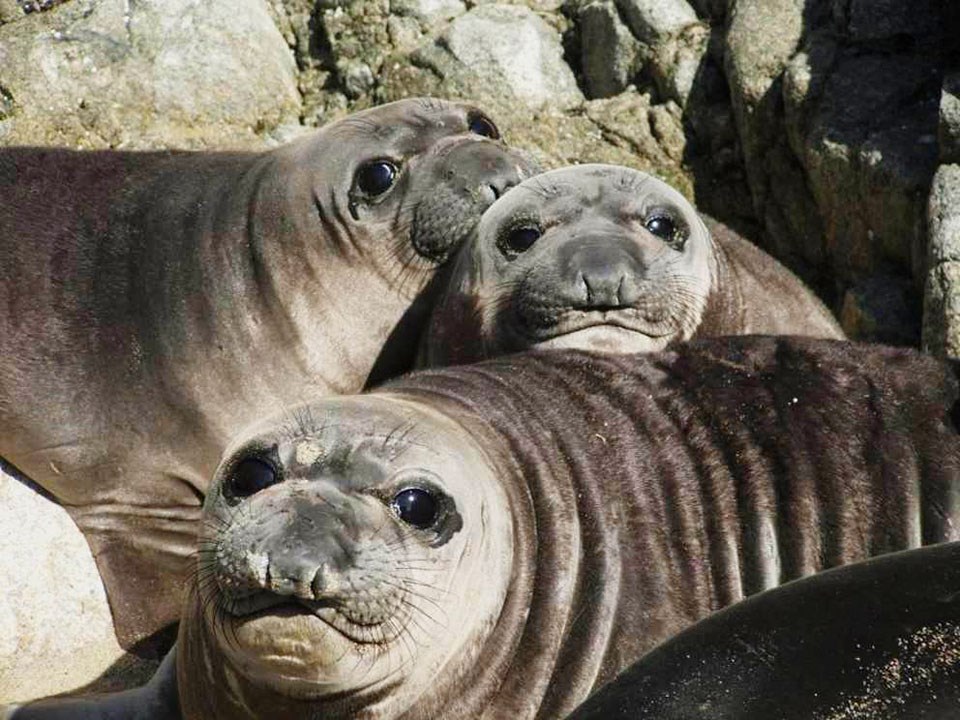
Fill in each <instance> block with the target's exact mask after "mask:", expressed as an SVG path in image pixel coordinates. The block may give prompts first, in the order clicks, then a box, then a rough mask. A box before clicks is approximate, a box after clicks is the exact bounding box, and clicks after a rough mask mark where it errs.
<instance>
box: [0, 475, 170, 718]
mask: <svg viewBox="0 0 960 720" xmlns="http://www.w3.org/2000/svg"><path fill="white" fill-rule="evenodd" d="M0 546H2V547H3V548H4V552H3V553H0V587H2V588H3V592H2V593H0V705H2V704H3V703H7V702H12V701H18V700H25V699H30V698H34V697H39V696H43V695H48V694H51V693H56V692H61V691H63V690H68V689H74V688H80V687H84V686H86V685H88V684H90V683H93V682H94V681H96V680H97V679H98V678H99V677H100V676H101V675H102V674H104V673H105V672H106V671H107V670H108V669H109V668H111V667H113V666H118V665H124V664H125V663H126V665H125V667H124V668H123V670H122V673H121V674H123V676H122V677H120V678H119V679H117V678H115V680H117V682H116V683H115V684H113V685H111V684H110V683H109V682H107V683H100V684H97V685H96V686H95V687H97V688H102V689H111V688H112V687H119V686H123V685H129V684H133V683H138V682H142V681H143V680H144V679H145V678H146V677H149V674H148V673H149V672H150V671H152V669H153V667H154V664H152V663H140V664H139V665H138V664H137V662H136V660H135V659H133V658H130V657H129V656H126V655H125V653H124V652H123V650H122V649H121V648H120V646H119V645H118V644H117V641H116V638H115V637H114V634H113V626H112V624H111V620H110V610H109V608H108V606H107V597H106V594H105V593H104V590H103V584H102V583H101V582H100V576H99V575H98V574H97V568H96V564H95V563H94V560H93V556H92V555H91V554H90V549H89V548H88V546H87V542H86V540H84V539H83V535H81V534H80V531H79V530H77V527H76V525H74V524H73V521H72V520H71V519H70V517H69V516H68V515H67V513H66V512H65V511H64V510H63V509H62V508H61V507H60V506H59V505H56V504H54V503H52V502H51V501H49V500H47V499H46V498H44V497H42V496H41V495H40V494H38V493H37V492H35V491H34V490H33V489H32V488H31V487H29V486H27V485H25V484H23V483H21V482H20V481H18V480H16V479H14V478H13V477H11V476H10V475H7V474H6V473H4V472H3V471H2V470H0ZM124 673H125V674H124Z"/></svg>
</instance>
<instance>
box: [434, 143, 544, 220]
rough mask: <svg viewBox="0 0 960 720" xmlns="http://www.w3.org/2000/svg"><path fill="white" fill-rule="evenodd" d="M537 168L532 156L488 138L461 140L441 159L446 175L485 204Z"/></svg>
mask: <svg viewBox="0 0 960 720" xmlns="http://www.w3.org/2000/svg"><path fill="white" fill-rule="evenodd" d="M478 145H479V146H478ZM538 169H539V168H538V166H537V164H536V161H535V160H533V159H532V158H529V157H526V156H525V155H521V154H519V153H515V152H510V151H508V150H507V149H506V148H504V147H503V146H501V145H500V144H499V143H494V142H490V141H471V142H465V143H462V144H460V145H458V146H457V147H455V148H454V149H453V150H452V151H450V153H449V154H448V155H447V156H446V158H445V159H444V174H445V177H447V178H449V179H451V180H455V181H456V183H457V184H459V185H460V187H461V189H462V191H463V192H465V193H467V194H472V195H474V196H478V199H480V200H481V201H482V202H483V204H484V205H485V206H489V205H492V204H493V203H494V202H495V201H496V200H497V199H498V198H500V197H501V196H503V194H504V193H506V192H507V191H508V190H509V189H510V188H512V187H514V186H515V185H519V184H520V183H521V182H522V181H523V180H524V179H525V178H528V177H530V176H532V175H534V174H535V173H536V172H537V171H538Z"/></svg>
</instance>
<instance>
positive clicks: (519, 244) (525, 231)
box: [497, 225, 543, 260]
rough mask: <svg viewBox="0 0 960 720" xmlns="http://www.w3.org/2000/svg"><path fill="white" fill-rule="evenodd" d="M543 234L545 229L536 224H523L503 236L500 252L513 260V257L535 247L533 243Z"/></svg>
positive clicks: (500, 241)
mask: <svg viewBox="0 0 960 720" xmlns="http://www.w3.org/2000/svg"><path fill="white" fill-rule="evenodd" d="M541 235H543V231H541V230H540V228H538V227H537V226H536V225H521V226H520V227H515V228H513V229H512V230H510V231H509V232H508V233H507V234H506V235H504V236H503V237H501V238H500V240H499V242H498V243H497V245H498V246H499V248H500V252H502V253H503V254H504V255H505V256H506V257H507V258H509V259H510V260H513V258H515V257H517V256H518V255H520V254H521V253H524V252H526V251H527V250H529V249H530V248H531V247H533V244H534V243H535V242H536V241H537V240H539V239H540V236H541Z"/></svg>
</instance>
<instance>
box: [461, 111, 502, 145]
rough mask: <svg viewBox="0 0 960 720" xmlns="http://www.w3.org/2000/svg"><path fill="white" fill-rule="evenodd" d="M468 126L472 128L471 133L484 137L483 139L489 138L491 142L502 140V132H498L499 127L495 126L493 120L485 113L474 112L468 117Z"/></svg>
mask: <svg viewBox="0 0 960 720" xmlns="http://www.w3.org/2000/svg"><path fill="white" fill-rule="evenodd" d="M467 126H468V127H469V128H470V132H472V133H476V134H477V135H483V137H488V138H490V139H491V140H499V139H500V131H499V130H497V126H496V125H494V124H493V120H491V119H490V118H488V117H487V116H486V115H484V114H483V113H480V112H472V113H470V114H469V115H467Z"/></svg>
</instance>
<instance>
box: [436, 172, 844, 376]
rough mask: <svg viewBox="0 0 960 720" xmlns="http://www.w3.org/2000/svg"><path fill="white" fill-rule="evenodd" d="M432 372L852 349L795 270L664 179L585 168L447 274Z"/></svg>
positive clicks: (482, 238)
mask: <svg viewBox="0 0 960 720" xmlns="http://www.w3.org/2000/svg"><path fill="white" fill-rule="evenodd" d="M444 285H445V290H444V295H443V296H442V298H441V300H440V301H439V302H438V303H436V305H435V306H434V308H433V312H432V316H431V319H430V323H429V326H428V331H427V332H426V333H425V335H424V339H423V343H422V346H421V350H420V357H419V359H418V362H419V365H420V366H421V367H441V366H444V365H455V364H463V363H468V362H475V361H477V360H482V359H484V358H489V357H495V356H497V355H502V354H505V353H508V352H517V351H520V350H525V349H530V348H576V349H581V350H599V351H602V352H616V353H634V352H655V351H658V350H663V349H665V348H667V347H671V346H673V345H676V344H677V343H680V342H684V341H687V340H690V339H691V338H700V337H709V336H714V335H755V334H764V335H808V336H811V337H823V338H834V339H842V338H843V337H844V336H843V332H842V331H841V329H840V326H839V325H838V324H837V321H836V319H835V318H834V317H833V315H831V313H830V311H829V310H828V309H827V308H826V307H825V306H824V305H823V303H822V302H820V300H819V299H818V298H817V297H816V295H814V293H813V292H812V291H811V290H810V289H809V288H808V287H806V285H804V284H803V283H802V282H801V281H800V279H799V278H797V277H796V276H795V275H794V274H793V273H792V272H790V270H788V269H787V268H786V267H784V266H783V265H781V264H780V263H779V262H777V261H776V260H775V259H774V258H773V257H771V256H770V255H768V254H767V253H765V252H764V251H763V250H761V249H760V248H758V247H756V246H755V245H753V244H751V243H750V242H748V241H747V240H746V239H744V238H743V237H741V236H740V235H738V234H736V233H735V232H733V231H732V230H731V229H730V228H728V227H726V226H724V225H722V224H721V223H718V222H716V221H715V220H711V219H709V218H704V217H701V216H700V215H699V214H698V213H697V211H696V210H695V209H694V208H693V206H692V205H691V204H690V203H689V202H687V200H686V199H685V198H684V197H683V196H682V195H681V194H680V193H679V192H677V191H676V190H675V189H673V188H672V187H670V186H669V185H667V184H666V183H664V182H662V181H660V180H658V179H657V178H655V177H653V176H650V175H647V174H645V173H641V172H638V171H636V170H631V169H629V168H624V167H619V166H614V165H577V166H573V167H567V168H560V169H557V170H551V171H549V172H546V173H543V174H541V175H536V176H534V177H532V178H530V179H528V180H525V181H524V182H523V183H521V184H520V185H519V186H518V187H517V191H516V192H511V193H510V194H509V195H508V196H506V197H503V198H501V199H499V200H498V201H497V202H496V203H494V204H493V205H492V206H491V207H490V208H489V209H488V210H487V211H486V212H485V213H484V216H483V218H482V219H481V222H480V225H479V227H478V229H477V233H476V235H475V236H474V237H473V238H471V240H470V241H469V242H467V243H465V244H464V245H463V247H462V248H461V249H460V253H459V256H458V257H457V259H456V261H455V262H454V263H453V264H452V267H451V269H450V270H449V272H446V273H445V280H444Z"/></svg>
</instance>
